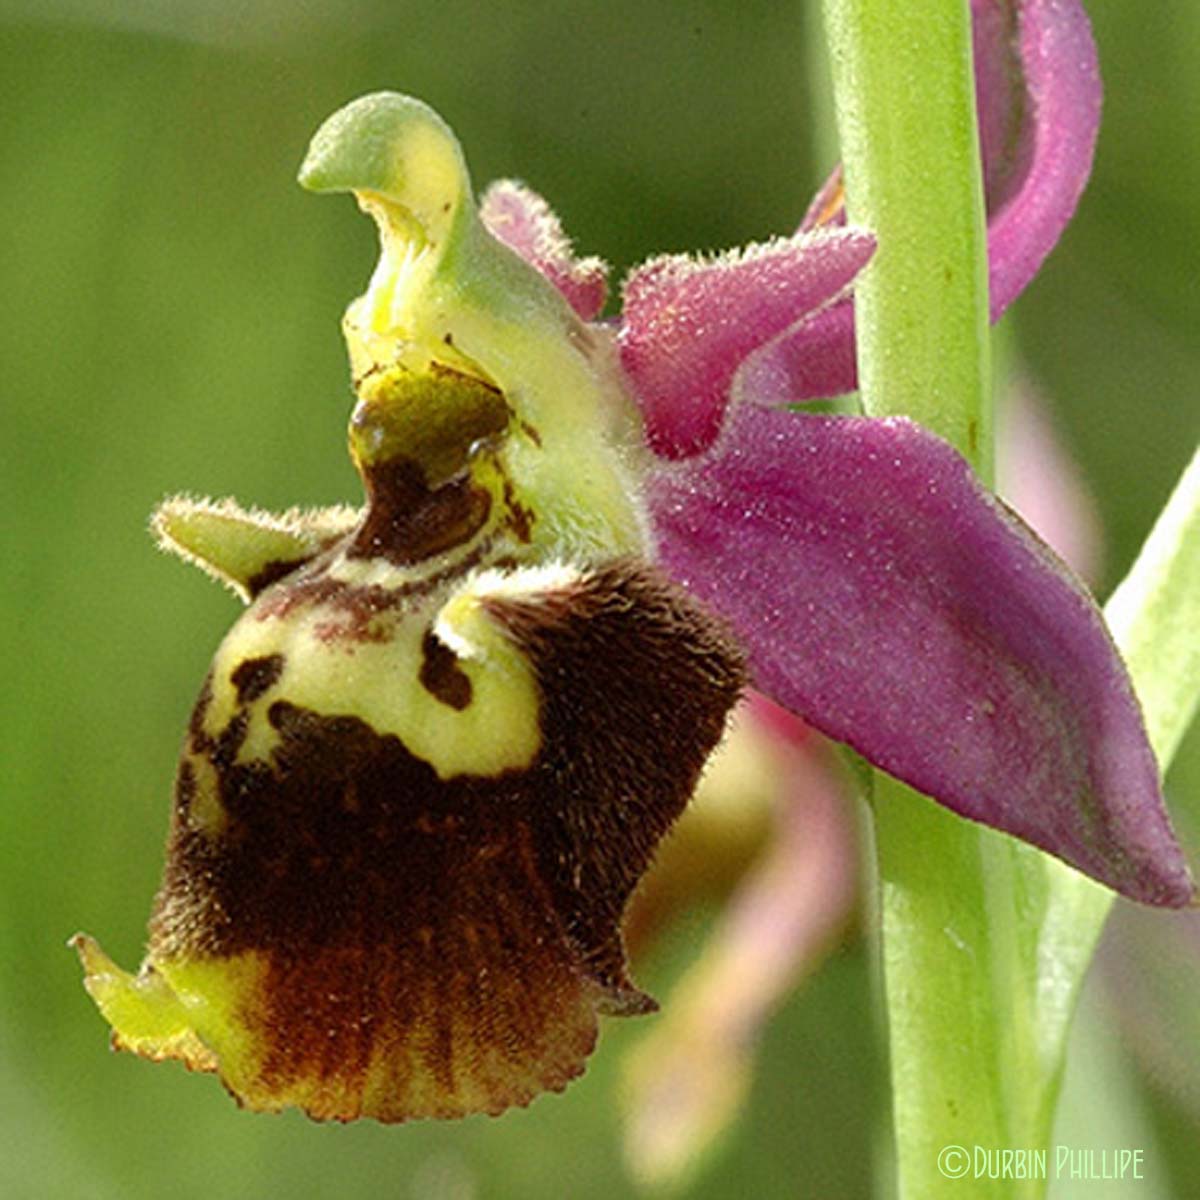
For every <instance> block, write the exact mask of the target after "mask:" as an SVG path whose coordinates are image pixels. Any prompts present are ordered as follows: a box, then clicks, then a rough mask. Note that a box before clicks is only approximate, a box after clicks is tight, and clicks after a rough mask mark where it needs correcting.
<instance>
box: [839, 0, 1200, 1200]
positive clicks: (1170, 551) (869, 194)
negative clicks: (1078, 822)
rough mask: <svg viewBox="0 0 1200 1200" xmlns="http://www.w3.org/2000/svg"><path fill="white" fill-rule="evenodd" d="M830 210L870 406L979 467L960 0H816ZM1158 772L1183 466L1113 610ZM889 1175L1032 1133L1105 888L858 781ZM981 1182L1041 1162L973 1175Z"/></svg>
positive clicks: (985, 438)
mask: <svg viewBox="0 0 1200 1200" xmlns="http://www.w3.org/2000/svg"><path fill="white" fill-rule="evenodd" d="M824 12H825V20H826V27H827V31H828V38H829V44H830V48H831V51H832V59H833V69H834V81H835V99H836V104H837V111H838V126H839V133H840V136H841V140H842V146H843V151H844V160H845V166H846V190H847V210H848V215H849V218H850V220H851V221H852V222H854V223H855V224H859V225H863V226H865V227H866V228H868V229H871V230H872V231H873V232H874V233H875V234H876V236H877V237H878V239H879V242H880V249H879V253H878V255H877V256H876V260H875V262H874V263H873V264H872V266H871V268H870V269H869V271H868V272H867V273H866V275H865V276H864V278H863V280H862V282H861V283H860V284H859V285H858V289H857V292H856V305H857V315H858V352H859V379H860V383H861V388H862V401H863V406H864V408H865V409H866V411H867V412H868V413H870V414H871V415H874V416H891V415H905V416H910V417H913V418H914V419H916V420H918V421H920V422H921V423H922V424H924V425H925V426H927V427H928V428H930V429H932V430H934V431H935V432H937V433H938V434H940V435H941V436H942V437H945V438H946V439H947V440H949V441H951V442H952V443H954V444H955V445H956V446H957V447H958V449H959V450H960V451H962V452H963V453H964V454H965V455H966V456H967V457H968V459H969V460H970V461H971V462H972V464H973V465H974V466H975V469H976V471H977V472H978V473H979V474H980V475H981V476H983V477H984V478H985V479H987V478H988V477H989V476H990V474H991V438H992V419H991V407H990V401H989V395H988V386H987V385H988V378H989V371H988V348H987V294H986V231H985V223H984V212H983V202H982V187H981V180H980V173H979V163H978V154H977V147H976V137H977V134H976V129H975V122H974V106H973V96H974V88H973V80H972V78H971V58H970V27H969V12H968V7H967V4H966V0H961V2H960V3H958V4H946V3H944V2H941V3H937V2H934V0H825V5H824ZM1108 616H1109V619H1110V621H1111V623H1112V625H1113V629H1114V632H1115V634H1116V637H1117V640H1118V643H1119V644H1120V646H1121V648H1122V650H1123V652H1124V653H1125V655H1126V658H1127V661H1128V663H1129V666H1130V670H1131V672H1132V674H1133V678H1134V682H1135V685H1136V687H1137V689H1138V691H1139V694H1140V695H1141V697H1142V700H1143V704H1144V707H1145V710H1146V719H1147V725H1148V728H1149V731H1150V736H1151V741H1152V744H1153V745H1154V747H1155V751H1156V753H1157V754H1158V756H1159V761H1160V764H1161V766H1162V767H1163V769H1164V770H1165V768H1166V766H1167V763H1168V761H1169V759H1170V756H1171V754H1172V753H1173V751H1174V749H1175V747H1176V746H1177V745H1178V742H1179V740H1180V739H1181V738H1182V736H1183V733H1184V732H1185V730H1186V728H1187V725H1188V724H1189V722H1190V720H1191V718H1192V716H1193V715H1194V711H1195V707H1196V703H1197V695H1198V692H1200V689H1198V687H1197V681H1198V679H1200V644H1197V641H1196V638H1195V632H1194V631H1195V629H1196V627H1197V624H1200V464H1198V463H1197V462H1193V464H1192V466H1191V467H1190V468H1189V470H1188V472H1187V474H1186V475H1185V477H1184V480H1183V481H1182V482H1181V484H1180V486H1179V488H1178V490H1177V491H1176V493H1175V495H1174V497H1173V498H1172V500H1171V503H1170V504H1169V505H1168V508H1167V509H1166V511H1165V512H1164V514H1163V516H1162V519H1161V520H1160V521H1159V523H1158V524H1157V526H1156V528H1155V530H1154V533H1153V534H1152V536H1151V538H1150V539H1149V541H1148V542H1147V545H1146V548H1145V550H1144V552H1143V554H1142V556H1141V557H1140V558H1139V560H1138V562H1137V564H1136V565H1135V567H1134V569H1133V571H1132V572H1131V574H1130V576H1129V578H1128V579H1127V580H1126V581H1125V583H1124V584H1122V586H1121V588H1120V589H1119V590H1118V592H1117V594H1116V595H1115V596H1114V597H1113V600H1112V602H1111V603H1110V606H1109V610H1108ZM874 807H875V823H876V832H877V857H878V862H879V873H880V901H879V903H880V918H881V925H882V958H883V975H884V987H885V992H886V998H887V1008H888V1021H889V1033H890V1047H891V1058H892V1080H893V1089H894V1109H895V1125H896V1129H895V1140H896V1147H897V1156H898V1181H899V1189H900V1192H901V1194H902V1196H905V1197H912V1198H914V1200H937V1198H939V1197H942V1196H946V1197H958V1196H961V1195H962V1188H963V1186H964V1183H963V1180H962V1179H960V1178H953V1177H952V1176H953V1175H954V1173H955V1171H956V1169H957V1168H958V1167H959V1166H960V1165H962V1160H960V1159H955V1158H954V1157H953V1152H952V1154H951V1157H949V1158H945V1157H943V1158H941V1159H940V1160H939V1155H940V1154H942V1152H943V1151H944V1150H945V1148H946V1147H954V1146H961V1147H965V1148H966V1149H967V1151H968V1153H972V1152H973V1149H974V1147H975V1146H981V1147H986V1148H990V1149H993V1150H1002V1149H1004V1148H1013V1149H1016V1148H1027V1149H1033V1148H1039V1147H1046V1146H1047V1145H1048V1142H1049V1139H1050V1134H1051V1127H1052V1122H1053V1117H1054V1106H1055V1103H1056V1100H1057V1096H1058V1090H1059V1085H1060V1082H1061V1078H1062V1070H1063V1063H1064V1059H1065V1053H1066V1043H1067V1034H1068V1030H1069V1027H1070V1022H1071V1018H1072V1015H1073V1013H1074V1010H1075V1007H1076V1003H1077V1000H1078V996H1079V990H1080V987H1081V984H1082V980H1083V977H1084V973H1085V972H1086V969H1087V965H1088V963H1089V962H1090V960H1091V957H1092V953H1093V950H1094V948H1095V944H1096V941H1097V939H1098V937H1099V934H1100V931H1101V928H1102V926H1103V922H1104V919H1105V917H1106V915H1107V913H1108V911H1109V909H1110V907H1111V904H1112V894H1111V893H1110V892H1108V891H1107V890H1105V889H1104V888H1102V887H1099V886H1098V885H1096V884H1095V883H1093V882H1092V881H1091V880H1089V879H1086V878H1085V877H1083V876H1082V875H1079V874H1077V873H1076V872H1074V871H1072V870H1071V869H1070V868H1068V867H1065V866H1063V865H1062V864H1061V863H1059V862H1058V861H1057V860H1055V859H1052V858H1049V857H1048V856H1046V855H1043V854H1040V853H1039V852H1037V851H1035V850H1032V849H1030V848H1029V847H1027V846H1024V845H1022V844H1020V843H1018V842H1015V841H1013V840H1012V839H1010V838H1006V837H1004V836H1002V835H1000V834H996V833H993V832H991V831H990V830H986V829H982V828H980V827H978V826H973V825H970V824H968V823H967V822H964V821H962V820H960V819H959V818H957V817H955V816H953V815H951V814H949V813H947V812H945V811H944V810H942V809H940V808H937V807H936V806H934V805H932V804H931V803H929V802H928V801H927V800H924V799H923V798H922V797H920V796H918V795H917V794H915V793H913V792H911V791H910V790H909V789H907V788H905V787H904V786H903V785H901V784H899V783H897V782H896V781H895V780H893V779H891V778H890V777H888V776H886V775H884V774H882V773H878V774H877V776H876V778H875V781H874ZM974 1167H975V1164H974V1161H973V1160H972V1161H970V1162H969V1163H968V1164H967V1168H968V1173H969V1175H970V1177H971V1178H970V1183H969V1189H970V1192H971V1195H972V1196H977V1197H1006V1198H1012V1197H1037V1196H1041V1195H1043V1194H1044V1190H1045V1187H1044V1183H1043V1181H1039V1180H1014V1179H988V1178H976V1177H975V1170H974Z"/></svg>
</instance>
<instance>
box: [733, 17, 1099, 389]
mask: <svg viewBox="0 0 1200 1200" xmlns="http://www.w3.org/2000/svg"><path fill="white" fill-rule="evenodd" d="M971 14H972V20H973V26H972V32H973V33H974V43H975V87H976V105H977V108H978V113H979V136H980V143H981V146H982V150H983V173H984V184H985V191H986V193H987V205H988V266H989V276H988V278H989V287H990V291H991V295H990V308H991V317H992V320H993V321H995V320H997V319H998V318H999V316H1000V314H1001V313H1002V312H1004V310H1005V309H1006V308H1007V307H1008V306H1009V305H1010V304H1011V303H1012V302H1013V300H1015V299H1016V298H1017V296H1019V295H1020V294H1021V292H1022V291H1023V290H1024V289H1025V287H1026V285H1027V284H1028V283H1029V282H1030V280H1031V279H1032V278H1033V277H1034V275H1036V274H1037V272H1038V268H1039V267H1041V265H1042V262H1043V261H1044V260H1045V258H1046V256H1047V255H1048V254H1049V253H1050V251H1051V250H1053V249H1054V246H1055V244H1056V243H1057V241H1058V239H1059V237H1060V236H1061V234H1062V231H1063V230H1064V229H1065V228H1066V226H1067V222H1068V221H1070V219H1071V217H1072V215H1073V214H1074V212H1075V206H1076V204H1077V203H1078V202H1079V197H1080V195H1081V194H1082V192H1083V189H1084V186H1085V185H1086V183H1087V180H1088V175H1089V174H1090V173H1091V169H1092V151H1093V149H1094V148H1095V144H1096V132H1097V129H1098V128H1099V122H1100V76H1099V70H1098V67H1097V64H1096V47H1095V44H1094V42H1093V41H1092V33H1091V27H1090V26H1089V25H1088V19H1087V14H1086V13H1085V12H1084V10H1083V7H1082V5H1080V4H1079V3H1078V0H972V3H971ZM840 188H841V168H840V167H838V168H836V169H835V170H834V172H833V174H832V175H831V176H830V177H829V179H828V180H827V181H826V183H825V185H824V186H823V187H822V188H821V190H820V191H819V192H818V193H817V196H816V198H815V199H814V200H813V203H812V204H811V205H810V206H809V210H808V212H807V213H806V214H805V217H804V221H803V222H802V223H801V226H800V228H801V230H802V231H804V230H809V229H814V228H819V227H821V226H822V225H824V226H826V227H828V226H829V225H830V224H834V225H836V224H838V223H839V222H840V221H842V220H844V212H842V211H839V209H838V204H837V200H838V194H839V191H840ZM839 339H844V340H843V341H842V342H841V343H840V344H839ZM746 369H747V370H748V371H751V372H752V373H754V374H758V373H761V374H762V375H763V377H764V378H765V379H766V380H768V381H772V382H771V383H770V386H771V388H772V390H773V391H775V392H777V393H779V394H781V395H785V396H786V398H787V399H788V400H789V401H791V402H793V403H795V402H797V401H801V400H811V399H813V398H815V397H820V396H836V395H840V394H841V393H843V392H850V391H853V390H854V389H855V388H856V387H857V386H858V377H857V371H856V368H855V364H854V314H853V303H852V301H851V300H850V299H849V298H847V299H845V300H842V301H841V302H840V303H839V304H837V305H836V306H835V307H834V308H833V309H831V310H830V311H829V312H828V313H826V314H824V319H823V320H822V321H821V322H820V323H816V322H814V323H812V324H806V325H802V326H800V327H798V328H797V329H795V330H793V331H791V332H790V333H788V334H786V335H785V336H783V337H781V338H779V339H777V340H776V341H775V342H774V343H772V344H771V345H770V346H768V347H766V348H764V349H763V350H761V351H759V353H758V354H757V355H756V356H755V357H754V360H753V365H751V364H750V363H748V364H747V368H746ZM785 381H786V382H785Z"/></svg>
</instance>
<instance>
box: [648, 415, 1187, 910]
mask: <svg viewBox="0 0 1200 1200" xmlns="http://www.w3.org/2000/svg"><path fill="white" fill-rule="evenodd" d="M649 496H650V503H651V511H652V518H653V522H654V527H655V530H656V533H657V537H658V539H659V556H660V559H661V561H662V562H663V564H664V565H665V566H666V567H667V569H668V570H670V571H671V572H672V573H673V574H674V576H675V577H676V578H677V579H679V580H680V581H681V582H683V583H684V584H686V585H687V586H688V587H689V588H690V589H691V590H692V591H694V592H695V593H696V594H697V595H699V596H700V597H701V598H702V599H704V600H706V601H707V602H708V603H709V604H711V605H712V607H713V608H714V609H715V610H717V611H718V612H721V613H723V614H724V616H725V617H726V618H727V619H728V620H729V621H730V622H731V624H732V625H733V627H734V629H735V630H736V631H737V633H738V634H739V635H740V636H741V638H742V639H743V642H744V644H745V645H746V646H747V648H748V649H749V651H750V663H751V668H752V672H753V678H754V684H755V686H756V687H758V688H760V689H761V690H762V691H764V692H766V693H767V694H768V695H769V696H771V697H773V698H774V699H775V700H777V701H778V702H779V703H781V704H783V705H785V706H786V707H787V708H789V709H791V710H792V711H793V712H795V713H797V714H799V715H800V716H802V717H804V718H805V719H806V720H807V721H809V722H810V723H811V724H812V725H814V726H815V727H816V728H818V729H820V730H821V731H823V732H824V733H827V734H829V735H830V736H831V737H834V738H837V739H839V740H841V741H844V742H847V743H849V744H850V745H851V746H853V747H854V748H855V749H857V750H858V751H859V752H860V753H862V754H863V755H865V756H866V757H867V758H869V759H870V760H871V761H872V762H874V763H876V764H877V765H878V766H880V767H883V768H884V769H885V770H887V771H890V772H891V773H892V774H894V775H896V776H898V777H899V778H900V779H903V780H904V781H906V782H907V783H909V784H911V785H913V786H914V787H916V788H918V789H919V790H921V791H922V792H925V793H926V794H927V795H929V796H931V797H933V798H934V799H936V800H938V801H940V802H941V803H942V804H944V805H946V806H947V807H949V808H951V809H953V810H954V811H955V812H958V813H961V814H962V815H963V816H967V817H970V818H972V819H974V820H978V821H982V822H984V823H985V824H988V825H991V826H993V827H995V828H997V829H1001V830H1004V831H1005V832H1007V833H1011V834H1014V835H1016V836H1017V837H1020V838H1023V839H1024V840H1026V841H1029V842H1032V843H1033V844H1035V845H1037V846H1041V847H1042V848H1043V849H1045V850H1048V851H1049V852H1051V853H1052V854H1055V855H1058V856H1059V857H1060V858H1062V859H1065V860H1066V861H1067V862H1068V863H1070V864H1071V865H1073V866H1075V867H1077V868H1078V869H1080V870H1081V871H1084V872H1086V873H1087V874H1089V875H1091V876H1093V877H1094V878H1096V879H1098V880H1100V881H1101V882H1103V883H1106V884H1108V885H1109V886H1110V887H1112V888H1115V889H1116V890H1117V891H1119V892H1121V893H1122V894H1124V895H1126V896H1129V897H1130V898H1132V899H1135V900H1140V901H1143V902H1145V903H1148V904H1159V905H1170V906H1183V905H1186V904H1188V903H1190V902H1191V900H1192V895H1193V887H1192V882H1191V878H1190V876H1189V873H1188V868H1187V864H1186V862H1185V860H1184V858H1183V855H1182V852H1181V851H1180V849H1179V846H1178V845H1177V843H1176V841H1175V839H1174V836H1173V834H1172V832H1171V827H1170V823H1169V820H1168V817H1167V814H1166V810H1165V808H1164V806H1163V802H1162V795H1161V790H1160V787H1159V780H1158V771H1157V768H1156V765H1155V761H1154V757H1153V754H1152V753H1151V750H1150V746H1149V744H1148V742H1147V740H1146V734H1145V731H1144V728H1143V724H1142V719H1141V713H1140V710H1139V708H1138V705H1137V701H1136V699H1135V698H1134V695H1133V692H1132V688H1131V686H1130V682H1129V679H1128V676H1127V674H1126V672H1125V669H1124V666H1123V664H1122V663H1121V661H1120V658H1119V657H1118V655H1117V652H1116V650H1115V648H1114V646H1113V644H1112V641H1111V639H1110V637H1109V635H1108V632H1107V630H1106V628H1105V625H1104V623H1103V620H1102V618H1101V616H1100V613H1099V611H1098V609H1097V608H1096V606H1095V604H1094V602H1093V601H1092V598H1091V597H1090V595H1089V594H1088V593H1087V591H1086V590H1085V589H1084V588H1083V586H1082V585H1081V584H1080V583H1078V582H1077V581H1076V579H1075V578H1074V576H1073V575H1071V573H1070V572H1069V570H1068V569H1067V568H1066V567H1065V566H1064V565H1063V564H1062V563H1061V562H1060V561H1059V560H1058V559H1057V558H1056V557H1055V556H1054V555H1053V553H1052V552H1051V551H1050V550H1049V549H1048V548H1047V547H1046V546H1045V545H1043V543H1041V542H1040V541H1039V540H1038V539H1037V538H1036V537H1035V536H1034V535H1033V534H1032V533H1031V532H1030V531H1029V530H1028V528H1027V527H1026V526H1025V525H1024V524H1022V523H1021V522H1020V521H1019V520H1018V519H1017V518H1016V517H1015V516H1013V515H1012V514H1010V513H1009V512H1008V511H1007V510H1006V509H1004V508H1003V507H1002V506H1001V505H1000V504H999V503H998V502H997V501H995V500H994V499H993V498H992V497H991V496H990V495H989V494H988V493H987V492H986V491H984V490H983V489H982V488H981V487H980V486H979V484H978V483H977V482H976V480H975V478H974V476H973V474H972V473H971V471H970V469H969V467H968V466H967V464H966V462H965V461H964V460H963V459H962V458H961V457H960V456H959V455H958V454H957V453H956V452H955V451H954V450H953V449H952V448H951V447H950V446H949V445H947V444H946V443H944V442H942V441H941V440H940V439H938V438H936V437H934V436H933V435H932V434H929V433H927V432H925V431H924V430H922V429H921V428H920V427H919V426H917V425H915V424H913V423H912V422H910V421H906V420H902V419H891V420H868V419H863V418H855V417H821V416H812V415H798V414H794V413H787V412H781V411H778V410H772V409H767V408H762V407H758V406H755V405H752V404H742V405H739V406H737V407H736V408H735V409H734V410H733V411H732V412H731V413H730V416H729V420H728V423H727V426H726V429H725V430H724V432H723V435H722V438H721V440H720V441H719V442H718V443H717V444H716V445H715V446H714V448H713V449H712V450H711V451H710V452H709V453H708V454H707V455H705V456H703V457H699V458H692V459H689V460H687V461H685V462H682V463H675V464H663V465H662V466H661V467H660V468H659V469H658V471H657V472H656V474H655V476H654V477H653V478H652V480H651V482H650V488H649Z"/></svg>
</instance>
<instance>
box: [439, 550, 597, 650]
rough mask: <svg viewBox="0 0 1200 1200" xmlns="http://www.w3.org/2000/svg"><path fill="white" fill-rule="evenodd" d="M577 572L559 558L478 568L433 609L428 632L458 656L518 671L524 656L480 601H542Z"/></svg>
mask: <svg viewBox="0 0 1200 1200" xmlns="http://www.w3.org/2000/svg"><path fill="white" fill-rule="evenodd" d="M582 576H583V572H582V571H581V570H580V569H579V568H578V567H575V566H572V565H570V564H569V563H561V562H556V563H544V564H542V565H540V566H535V567H518V568H516V569H514V570H510V571H497V570H485V571H479V572H478V573H476V574H475V575H472V576H471V578H470V579H468V580H467V582H466V583H465V584H464V585H463V586H462V587H461V588H460V589H459V590H458V591H457V592H455V594H454V595H453V596H452V597H451V599H449V600H448V601H447V602H446V604H445V605H444V606H443V608H442V610H441V612H439V613H438V616H437V622H436V623H435V624H434V627H433V632H434V634H435V635H436V636H437V638H438V640H439V641H440V642H442V643H443V644H445V645H446V646H448V647H449V648H450V649H451V650H453V651H454V653H455V654H456V655H457V656H458V657H459V659H460V660H463V661H466V662H470V661H479V662H487V663H489V664H491V665H493V666H495V667H496V668H497V669H499V670H502V671H514V672H516V671H519V670H520V666H521V664H524V663H525V662H526V660H525V657H524V655H523V654H522V653H521V652H520V650H518V649H517V648H516V646H515V645H514V643H513V640H512V637H511V635H510V634H508V633H507V632H506V631H505V630H503V629H501V628H500V627H499V626H497V625H496V623H495V622H494V621H493V620H492V619H491V617H490V616H489V615H488V612H487V608H486V601H487V600H489V599H505V600H520V599H522V598H530V599H537V600H544V599H545V596H546V594H547V593H548V592H554V591H558V590H560V589H562V588H566V587H568V586H570V585H571V584H572V583H576V582H578V580H579V579H581V578H582Z"/></svg>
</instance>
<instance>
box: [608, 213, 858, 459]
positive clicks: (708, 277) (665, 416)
mask: <svg viewBox="0 0 1200 1200" xmlns="http://www.w3.org/2000/svg"><path fill="white" fill-rule="evenodd" d="M874 248H875V243H874V239H872V238H871V237H870V235H869V234H866V233H863V232H862V231H860V230H854V229H839V230H818V231H815V232H812V233H806V234H800V235H797V236H795V237H792V238H789V239H779V240H777V241H774V242H768V243H766V244H764V245H759V246H750V247H747V248H746V249H745V250H743V251H738V252H733V253H729V254H725V255H722V256H720V257H718V258H715V259H710V260H708V261H704V260H698V259H693V258H688V257H686V256H684V255H673V256H663V257H661V258H657V259H652V260H651V261H650V262H648V263H645V264H643V265H642V266H640V267H638V268H636V269H635V270H634V271H633V272H632V273H631V274H630V276H629V277H628V279H627V280H626V282H625V297H624V306H623V309H624V311H623V313H622V317H621V328H620V332H619V334H618V344H619V346H620V352H621V362H622V365H623V366H624V367H625V370H626V373H627V374H628V376H629V378H630V379H631V380H632V382H633V385H634V390H635V393H636V395H637V398H638V401H639V403H640V405H641V407H642V414H643V416H644V418H645V420H646V429H647V439H648V441H649V443H650V446H651V448H652V449H653V450H654V451H655V452H656V453H657V454H659V455H662V456H663V457H666V458H682V457H685V456H687V455H689V454H696V453H698V452H699V451H700V450H702V449H704V448H705V447H706V446H708V445H710V444H711V443H712V441H713V439H714V438H715V437H716V435H717V432H718V431H719V429H720V427H721V421H722V419H723V417H724V413H725V407H726V404H727V403H728V396H729V385H730V382H731V381H732V379H733V375H734V372H735V371H736V369H737V367H738V366H739V364H740V363H741V362H742V360H743V359H744V358H745V357H746V355H747V354H749V353H750V352H751V351H752V350H754V349H756V348H757V347H759V346H762V345H763V344H764V343H766V342H768V341H770V340H771V339H772V338H775V337H777V336H778V335H779V334H781V333H783V332H784V331H785V330H787V329H788V328H789V327H791V326H794V325H795V324H796V323H797V322H799V321H801V320H803V319H804V318H805V317H807V316H809V315H811V314H812V313H813V312H814V311H816V310H817V309H819V308H821V307H822V306H824V305H825V304H828V303H829V301H831V300H832V299H834V298H835V297H836V296H837V295H838V294H839V293H840V292H841V291H842V290H843V289H844V288H845V287H846V286H847V285H848V284H849V283H850V281H851V280H852V279H853V278H854V276H855V275H856V274H857V273H858V272H859V270H861V268H862V267H863V265H864V264H865V263H866V261H867V260H868V259H869V258H870V256H871V254H872V252H873V251H874Z"/></svg>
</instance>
